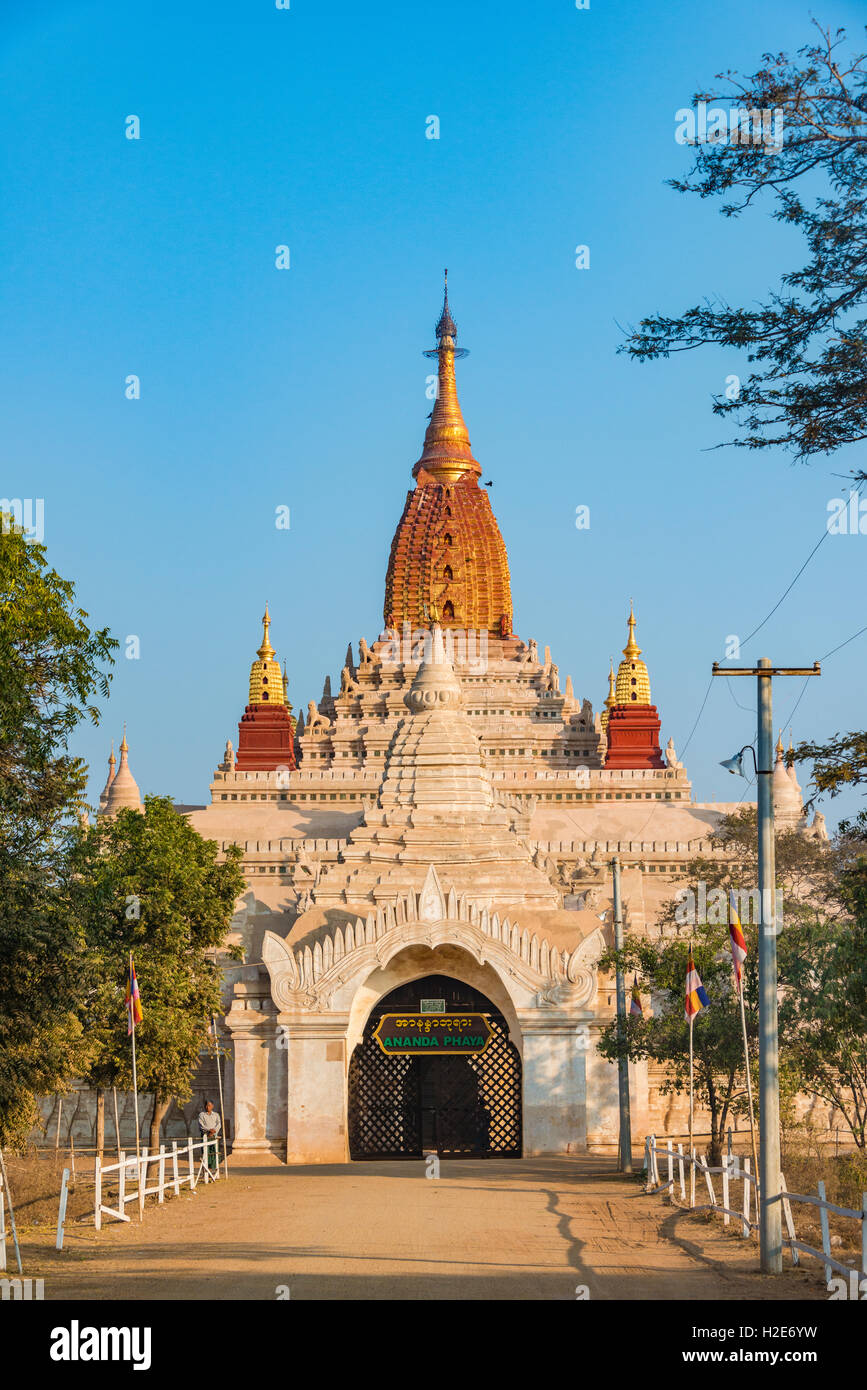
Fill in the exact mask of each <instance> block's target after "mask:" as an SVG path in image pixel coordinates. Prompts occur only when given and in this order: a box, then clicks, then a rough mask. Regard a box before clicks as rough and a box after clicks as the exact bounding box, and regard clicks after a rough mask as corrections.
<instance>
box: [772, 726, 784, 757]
mask: <svg viewBox="0 0 867 1390" xmlns="http://www.w3.org/2000/svg"><path fill="white" fill-rule="evenodd" d="M774 751H775V752H776V755H777V762H778V763H781V762H782V761H783V731H782V729H780V732H779V736H778V738H777V746H776V748H775V750H774Z"/></svg>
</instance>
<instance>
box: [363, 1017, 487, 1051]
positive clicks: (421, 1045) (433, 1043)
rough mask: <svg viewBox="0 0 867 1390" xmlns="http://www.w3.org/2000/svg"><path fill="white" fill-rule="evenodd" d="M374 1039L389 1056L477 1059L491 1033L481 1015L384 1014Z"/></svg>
mask: <svg viewBox="0 0 867 1390" xmlns="http://www.w3.org/2000/svg"><path fill="white" fill-rule="evenodd" d="M373 1036H374V1037H375V1038H376V1041H377V1042H378V1043H379V1045H380V1047H381V1048H382V1050H383V1052H386V1053H388V1054H389V1056H395V1055H399V1054H404V1053H407V1052H424V1053H425V1054H426V1055H427V1056H434V1057H436V1056H440V1057H442V1056H446V1055H451V1054H454V1053H456V1052H459V1053H461V1054H462V1055H463V1056H468V1055H469V1056H478V1055H479V1054H480V1053H482V1052H484V1050H485V1048H486V1047H487V1045H488V1043H489V1042H490V1040H491V1038H492V1037H493V1031H492V1029H491V1025H490V1024H489V1023H488V1020H487V1018H486V1017H485V1015H484V1014H471V1013H453V1014H384V1015H383V1017H382V1018H381V1019H380V1021H379V1023H378V1025H377V1028H376V1031H375V1032H374V1035H373Z"/></svg>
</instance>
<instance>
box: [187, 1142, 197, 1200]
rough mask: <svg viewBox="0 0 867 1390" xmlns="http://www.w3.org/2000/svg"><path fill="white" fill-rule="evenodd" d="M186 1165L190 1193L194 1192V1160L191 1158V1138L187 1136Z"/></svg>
mask: <svg viewBox="0 0 867 1390" xmlns="http://www.w3.org/2000/svg"><path fill="white" fill-rule="evenodd" d="M187 1163H188V1165H189V1169H190V1191H191V1192H195V1190H196V1160H195V1157H194V1156H193V1136H192V1135H191V1134H188V1135H187Z"/></svg>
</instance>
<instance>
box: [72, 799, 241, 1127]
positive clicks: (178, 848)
mask: <svg viewBox="0 0 867 1390" xmlns="http://www.w3.org/2000/svg"><path fill="white" fill-rule="evenodd" d="M217 853H218V851H217V845H216V844H215V842H214V841H213V840H204V839H203V838H202V837H201V835H199V834H198V832H197V831H196V830H194V829H193V827H192V826H191V825H190V824H189V822H188V821H187V819H186V817H184V816H183V815H181V814H180V813H179V812H178V811H176V810H175V809H174V807H173V805H172V803H171V801H170V800H169V799H168V798H167V797H152V796H151V797H146V798H145V810H144V814H140V813H138V812H136V811H131V810H124V811H121V812H119V814H118V815H117V816H116V817H114V818H113V819H111V820H105V819H103V820H101V821H99V822H98V824H97V825H96V826H95V827H94V828H93V829H91V830H90V831H89V832H88V834H87V835H86V836H84V837H83V838H82V840H81V842H80V844H79V846H78V852H77V856H76V882H75V890H74V897H75V910H76V913H77V915H78V917H79V919H80V921H81V923H82V926H83V930H84V935H85V940H86V943H87V948H88V952H89V954H90V958H91V963H92V970H91V978H90V992H89V997H88V1003H87V1026H88V1034H89V1037H90V1038H91V1040H92V1046H93V1055H92V1059H91V1062H90V1066H89V1076H90V1079H91V1080H92V1082H93V1083H94V1084H95V1085H97V1086H104V1087H108V1086H112V1085H117V1086H120V1087H123V1088H124V1089H127V1090H129V1089H130V1088H131V1086H132V1066H131V1049H130V1044H129V1039H128V1037H127V1028H126V1012H125V1009H124V1004H123V997H124V989H125V985H126V978H127V974H126V972H127V966H128V960H129V955H130V953H132V956H133V960H134V962H135V968H136V975H137V977H138V981H139V988H140V991H141V997H142V1005H143V1010H144V1018H143V1021H142V1022H141V1023H140V1024H139V1025H138V1027H137V1028H136V1052H137V1068H138V1085H139V1089H140V1090H142V1091H144V1090H149V1091H152V1092H153V1093H154V1095H155V1098H156V1102H155V1106H154V1115H153V1120H152V1124H151V1143H152V1144H154V1145H156V1144H158V1143H159V1127H160V1123H161V1121H162V1118H163V1116H164V1115H165V1113H166V1111H167V1109H168V1107H169V1104H170V1103H171V1101H172V1100H173V1099H175V1100H179V1101H183V1100H186V1099H187V1098H188V1097H189V1096H190V1094H191V1090H192V1087H191V1081H192V1077H193V1074H194V1072H195V1069H196V1066H197V1063H198V1059H199V1054H200V1051H201V1050H202V1048H203V1047H204V1046H205V1045H206V1044H207V1041H208V1028H209V1025H210V1022H211V1016H212V1014H214V1013H217V1012H219V1009H220V983H219V971H218V967H217V964H216V952H217V950H218V948H219V947H220V946H221V945H222V942H223V939H224V937H225V935H226V931H227V928H228V926H229V922H230V920H231V917H232V913H233V911H234V906H235V900H236V899H237V897H238V896H239V894H240V893H241V892H242V891H243V888H244V877H243V874H242V872H241V869H240V867H239V865H240V860H241V857H242V856H241V851H240V850H239V849H238V848H237V846H233V847H232V848H230V849H229V850H228V852H227V854H226V856H225V860H224V862H222V863H220V862H218V860H217Z"/></svg>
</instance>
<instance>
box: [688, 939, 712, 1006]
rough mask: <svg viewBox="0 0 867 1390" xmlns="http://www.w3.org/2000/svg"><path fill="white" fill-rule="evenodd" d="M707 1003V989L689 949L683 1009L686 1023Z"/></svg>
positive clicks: (708, 1001)
mask: <svg viewBox="0 0 867 1390" xmlns="http://www.w3.org/2000/svg"><path fill="white" fill-rule="evenodd" d="M709 1004H710V1000H709V999H708V997H707V991H706V990H705V987H704V985H703V984H702V982H701V976H700V975H699V973H698V971H697V970H696V968H695V962H694V960H693V958H692V951H690V953H689V964H688V965H687V967H686V1007H685V1009H684V1013H685V1015H686V1021H687V1023H691V1022H692V1020H693V1019H694V1018H695V1016H696V1014H700V1013H701V1011H702V1009H706V1008H707V1007H708V1005H709Z"/></svg>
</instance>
